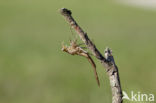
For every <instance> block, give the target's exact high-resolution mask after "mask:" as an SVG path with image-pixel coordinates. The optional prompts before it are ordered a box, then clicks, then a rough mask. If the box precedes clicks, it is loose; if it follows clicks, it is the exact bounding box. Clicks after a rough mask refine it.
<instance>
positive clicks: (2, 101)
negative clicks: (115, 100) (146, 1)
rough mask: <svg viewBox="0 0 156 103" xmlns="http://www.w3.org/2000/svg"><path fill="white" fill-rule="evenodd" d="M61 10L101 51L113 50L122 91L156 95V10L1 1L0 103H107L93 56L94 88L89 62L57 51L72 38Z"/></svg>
mask: <svg viewBox="0 0 156 103" xmlns="http://www.w3.org/2000/svg"><path fill="white" fill-rule="evenodd" d="M62 7H66V8H68V9H71V10H72V12H73V16H74V18H75V19H76V21H77V22H78V23H79V24H80V26H81V27H82V28H83V29H84V30H85V31H86V32H87V33H88V35H89V37H90V38H91V39H93V41H94V43H95V44H96V46H97V48H98V49H99V50H100V51H101V52H103V51H104V49H105V47H106V46H108V47H110V48H112V50H113V55H114V57H115V61H116V64H117V65H118V67H119V72H120V78H121V84H122V89H123V90H124V91H126V92H127V93H128V94H130V92H131V91H134V92H136V93H137V92H138V91H140V92H141V93H146V94H149V93H153V94H154V93H156V80H155V78H156V74H155V73H156V63H155V62H156V60H155V58H156V54H155V53H156V11H149V10H143V9H139V8H137V7H136V8H134V7H130V6H124V5H120V4H119V3H117V2H114V1H112V0H105V1H104V0H98V1H97V0H1V1H0V103H103V102H105V103H111V90H110V87H109V86H110V85H109V80H108V77H107V75H106V71H105V68H103V67H102V65H101V64H100V62H99V61H98V60H96V59H95V58H94V57H93V59H94V60H95V62H96V64H97V70H98V74H99V78H100V81H101V87H100V88H98V86H97V84H96V81H95V78H94V75H93V70H92V67H91V65H90V64H89V63H88V61H87V60H86V59H85V58H83V57H79V56H71V55H68V54H67V53H64V52H62V51H61V43H62V41H65V43H66V44H68V43H69V39H70V38H73V36H72V34H71V31H70V26H69V25H68V24H67V23H66V21H65V20H64V18H63V17H62V16H61V15H60V14H59V12H58V9H60V8H62ZM74 34H76V33H74ZM125 103H130V102H128V101H126V100H125Z"/></svg>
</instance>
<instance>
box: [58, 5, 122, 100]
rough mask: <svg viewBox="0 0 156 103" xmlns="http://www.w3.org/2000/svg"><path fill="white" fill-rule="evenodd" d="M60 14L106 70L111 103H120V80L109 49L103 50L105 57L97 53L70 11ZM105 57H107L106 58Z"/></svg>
mask: <svg viewBox="0 0 156 103" xmlns="http://www.w3.org/2000/svg"><path fill="white" fill-rule="evenodd" d="M60 13H61V14H62V15H63V16H64V17H65V19H66V20H67V22H68V23H69V24H70V25H71V27H72V28H74V29H75V31H76V32H77V34H78V35H79V36H80V38H81V40H82V41H83V42H84V43H85V44H86V46H87V48H88V49H90V51H91V52H92V54H93V55H94V56H95V57H96V58H97V59H99V60H100V61H101V63H102V65H103V66H104V67H105V68H106V71H107V74H108V76H109V80H110V85H111V89H112V103H122V89H121V85H120V78H119V72H118V68H117V66H116V65H115V62H114V58H113V56H112V53H111V51H110V49H109V48H106V50H105V57H104V56H102V54H101V53H100V52H99V50H98V49H97V48H96V46H95V45H94V44H93V42H92V41H91V40H90V39H89V37H88V35H87V33H85V32H84V31H83V30H82V28H81V27H80V26H79V25H78V24H77V23H76V21H75V20H74V18H73V17H72V15H71V14H72V13H71V11H70V10H68V9H66V8H62V9H61V10H60ZM106 56H107V57H106Z"/></svg>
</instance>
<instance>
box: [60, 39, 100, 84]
mask: <svg viewBox="0 0 156 103" xmlns="http://www.w3.org/2000/svg"><path fill="white" fill-rule="evenodd" d="M76 42H77V40H72V41H70V46H65V45H64V44H62V51H64V52H67V53H69V54H71V55H79V56H83V57H85V58H87V59H88V61H89V63H90V64H91V65H92V67H93V70H94V75H95V78H96V81H97V84H98V86H100V81H99V78H98V74H97V71H96V65H95V63H94V61H93V59H92V58H91V56H90V54H89V53H88V52H87V51H85V50H84V49H82V47H80V46H79V45H78V44H77V43H76Z"/></svg>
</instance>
